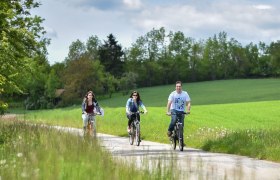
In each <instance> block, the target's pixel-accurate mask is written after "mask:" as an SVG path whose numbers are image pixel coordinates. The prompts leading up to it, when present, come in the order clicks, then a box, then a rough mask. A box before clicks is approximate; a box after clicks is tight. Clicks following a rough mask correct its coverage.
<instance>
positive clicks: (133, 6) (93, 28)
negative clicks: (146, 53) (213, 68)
mask: <svg viewBox="0 0 280 180" xmlns="http://www.w3.org/2000/svg"><path fill="white" fill-rule="evenodd" d="M39 2H40V3H41V6H40V7H39V8H37V9H35V10H34V11H33V14H36V15H39V16H41V17H42V18H44V19H45V21H44V23H43V26H44V27H45V30H46V31H47V37H49V38H51V44H50V45H49V46H48V52H49V55H48V59H49V62H50V64H53V63H55V62H62V61H63V60H64V59H65V57H66V56H67V54H68V50H69V46H70V44H71V43H72V42H74V41H76V40H77V39H80V40H81V41H83V42H86V41H87V39H88V38H89V37H90V36H95V35H96V36H98V38H99V39H100V40H102V41H103V40H106V39H107V36H108V35H109V34H110V33H112V34H113V35H114V36H115V37H116V40H117V41H118V42H119V44H121V45H122V46H123V47H130V45H131V43H133V42H135V40H136V39H137V38H138V37H140V36H143V35H145V34H146V33H147V32H149V31H151V30H152V29H153V28H156V29H158V28H160V27H164V28H165V30H166V31H167V32H169V31H173V32H176V31H182V32H183V33H184V34H185V35H186V36H187V37H192V38H195V39H196V40H200V39H207V38H209V37H213V35H214V34H218V33H219V32H221V31H225V32H226V33H227V34H228V37H229V38H235V39H236V40H237V41H238V42H240V43H242V44H248V43H250V42H253V43H258V42H259V41H262V42H265V43H267V44H269V43H270V42H272V41H276V40H280V10H279V7H280V1H279V0H266V1H263V0H172V1H171V0H39Z"/></svg>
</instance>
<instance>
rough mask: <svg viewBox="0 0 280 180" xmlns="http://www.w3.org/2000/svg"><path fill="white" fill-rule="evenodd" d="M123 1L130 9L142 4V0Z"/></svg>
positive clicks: (137, 7)
mask: <svg viewBox="0 0 280 180" xmlns="http://www.w3.org/2000/svg"><path fill="white" fill-rule="evenodd" d="M123 3H124V5H125V6H126V7H127V8H129V9H139V8H140V7H141V6H142V3H141V1H140V0H123Z"/></svg>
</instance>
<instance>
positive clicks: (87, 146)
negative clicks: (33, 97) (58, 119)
mask: <svg viewBox="0 0 280 180" xmlns="http://www.w3.org/2000/svg"><path fill="white" fill-rule="evenodd" d="M173 167H174V168H175V167H176V166H175V165H174V166H173ZM177 176H178V173H176V171H175V170H174V169H172V167H163V166H160V167H159V169H155V170H154V171H149V169H148V167H146V168H145V167H143V168H142V171H139V169H137V168H136V165H135V164H133V162H132V163H130V164H127V162H126V161H120V160H118V161H117V160H116V159H114V158H113V157H112V156H111V155H110V153H109V152H107V151H105V150H104V149H102V148H101V146H100V145H99V143H98V141H96V139H93V138H90V139H85V138H83V137H80V136H78V135H77V134H70V133H65V132H62V131H58V130H55V129H51V128H49V127H42V126H38V125H28V124H25V123H22V122H16V123H9V124H7V123H3V122H2V121H0V179H131V177H133V179H161V178H163V179H172V178H177Z"/></svg>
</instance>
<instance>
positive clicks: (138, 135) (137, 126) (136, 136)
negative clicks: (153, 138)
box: [135, 124, 141, 146]
mask: <svg viewBox="0 0 280 180" xmlns="http://www.w3.org/2000/svg"><path fill="white" fill-rule="evenodd" d="M135 140H136V145H137V146H139V145H140V142H141V140H140V124H137V125H136V132H135Z"/></svg>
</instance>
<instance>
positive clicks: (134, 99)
mask: <svg viewBox="0 0 280 180" xmlns="http://www.w3.org/2000/svg"><path fill="white" fill-rule="evenodd" d="M139 106H140V107H141V108H142V109H143V110H144V113H145V114H146V113H147V112H148V111H147V109H146V107H145V106H144V104H143V102H142V101H141V98H140V94H139V93H138V92H137V91H133V92H132V93H131V94H130V97H129V98H128V100H127V102H126V117H127V119H128V124H127V132H130V125H131V123H132V121H133V119H135V116H137V118H138V120H139V121H140V115H139V114H132V113H135V112H138V111H139Z"/></svg>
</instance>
